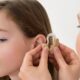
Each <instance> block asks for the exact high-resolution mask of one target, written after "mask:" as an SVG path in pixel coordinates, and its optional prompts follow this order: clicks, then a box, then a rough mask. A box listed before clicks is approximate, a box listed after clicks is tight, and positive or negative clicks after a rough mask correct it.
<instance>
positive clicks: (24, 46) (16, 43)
mask: <svg viewBox="0 0 80 80" xmlns="http://www.w3.org/2000/svg"><path fill="white" fill-rule="evenodd" d="M18 27H19V26H18V25H16V24H15V22H14V21H12V20H11V19H10V18H9V17H8V16H7V12H6V11H0V77H2V76H5V75H9V76H10V78H11V79H12V80H20V79H22V80H28V79H29V80H52V79H51V75H50V73H49V71H48V56H49V49H48V48H47V47H45V46H44V45H46V44H42V43H45V42H46V39H45V37H44V36H43V35H38V36H36V37H35V38H33V39H29V38H27V37H25V36H24V35H23V33H22V31H21V30H20V29H19V28H18ZM36 41H38V42H39V43H38V42H37V43H36ZM35 44H36V45H37V46H36V47H35V48H34V45H35ZM38 53H41V54H40V55H41V58H40V61H39V65H38V66H37V67H35V66H34V65H33V57H34V56H35V55H36V54H38ZM45 53H46V54H45ZM50 54H51V55H52V58H51V59H50V61H51V62H52V63H53V64H54V65H55V63H54V57H55V60H56V63H57V67H58V78H59V80H78V78H79V76H80V72H79V71H80V59H79V57H78V56H77V55H76V54H75V52H74V51H73V50H72V49H70V48H68V47H66V46H64V45H62V44H60V46H59V47H55V48H53V49H52V50H51V51H50ZM40 55H39V56H40ZM64 55H66V58H65V59H64V58H63V56H64ZM53 56H54V57H53ZM23 58H24V59H23ZM68 60H69V63H71V64H68V63H67V61H68ZM55 66H56V65H55ZM34 72H35V73H34ZM18 75H19V76H18ZM31 75H32V77H31Z"/></svg>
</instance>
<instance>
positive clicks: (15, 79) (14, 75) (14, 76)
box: [9, 71, 21, 80]
mask: <svg viewBox="0 0 80 80" xmlns="http://www.w3.org/2000/svg"><path fill="white" fill-rule="evenodd" d="M18 73H19V71H17V72H14V73H12V74H10V75H9V77H10V79H11V80H21V79H20V78H19V76H18Z"/></svg>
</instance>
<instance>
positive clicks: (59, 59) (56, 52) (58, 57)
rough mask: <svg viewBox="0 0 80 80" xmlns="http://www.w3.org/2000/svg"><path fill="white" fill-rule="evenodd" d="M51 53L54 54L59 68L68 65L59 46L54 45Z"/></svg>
mask: <svg viewBox="0 0 80 80" xmlns="http://www.w3.org/2000/svg"><path fill="white" fill-rule="evenodd" d="M51 54H54V57H55V59H56V61H57V64H58V65H59V68H60V67H64V66H66V65H67V64H66V62H65V60H64V58H63V56H62V53H61V51H60V50H59V48H58V47H54V49H53V51H51Z"/></svg>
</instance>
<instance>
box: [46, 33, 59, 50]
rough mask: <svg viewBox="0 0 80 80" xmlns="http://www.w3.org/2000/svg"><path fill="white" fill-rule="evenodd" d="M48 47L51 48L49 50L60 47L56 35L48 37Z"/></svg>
mask: <svg viewBox="0 0 80 80" xmlns="http://www.w3.org/2000/svg"><path fill="white" fill-rule="evenodd" d="M47 45H48V47H49V49H50V48H51V47H53V48H54V47H57V46H59V39H58V38H57V37H56V35H55V34H54V33H49V34H48V35H47Z"/></svg>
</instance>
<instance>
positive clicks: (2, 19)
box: [0, 10, 18, 31]
mask: <svg viewBox="0 0 80 80" xmlns="http://www.w3.org/2000/svg"><path fill="white" fill-rule="evenodd" d="M0 29H3V30H7V31H12V30H14V29H15V31H16V29H18V25H17V24H16V23H15V22H14V21H13V20H12V19H11V18H10V16H8V14H7V11H2V10H1V11H0Z"/></svg>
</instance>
